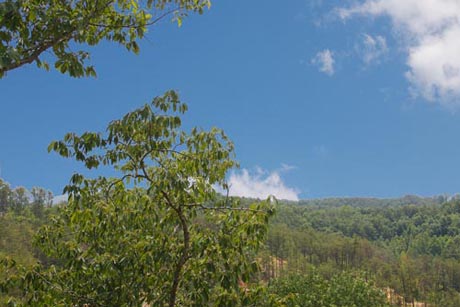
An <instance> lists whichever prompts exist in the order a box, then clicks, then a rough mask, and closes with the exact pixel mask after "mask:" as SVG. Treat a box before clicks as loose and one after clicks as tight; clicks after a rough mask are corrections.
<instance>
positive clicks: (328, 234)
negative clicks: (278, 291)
mask: <svg viewBox="0 0 460 307" xmlns="http://www.w3.org/2000/svg"><path fill="white" fill-rule="evenodd" d="M410 199H414V198H412V197H411V198H410ZM410 199H409V198H407V197H405V198H401V199H393V200H376V199H371V200H370V201H369V203H368V205H366V201H367V199H334V200H332V199H329V200H317V201H301V202H299V204H294V203H290V204H283V203H282V204H280V205H279V208H278V214H277V215H276V216H275V218H274V219H273V220H272V221H271V225H270V234H269V238H268V241H267V252H268V254H270V255H274V256H276V257H278V258H279V259H283V260H285V262H279V263H278V266H277V267H275V268H273V266H270V263H269V262H267V263H266V265H267V267H268V268H269V270H275V271H277V272H278V273H277V274H292V273H294V274H297V273H299V272H301V274H304V273H305V272H310V271H311V270H314V271H316V272H319V273H320V274H321V275H323V276H333V275H334V274H337V273H338V272H342V271H361V272H364V273H365V274H366V276H369V277H373V279H374V280H375V281H376V283H377V285H378V286H379V287H380V288H381V289H385V288H387V287H389V288H390V289H393V290H394V291H395V293H396V294H397V295H400V296H402V297H403V298H405V301H406V302H414V301H423V302H428V303H431V304H432V305H433V306H460V294H459V291H460V263H459V260H460V201H458V200H455V199H453V200H450V201H447V202H442V200H443V198H441V197H436V198H415V199H416V200H418V201H417V202H416V203H415V204H414V203H412V202H411V201H410ZM408 200H409V201H408ZM381 204H385V205H381ZM269 270H267V271H269ZM272 275H273V273H272ZM397 295H394V298H395V302H396V301H397V300H402V299H401V298H399V297H397Z"/></svg>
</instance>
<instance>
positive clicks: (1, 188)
mask: <svg viewBox="0 0 460 307" xmlns="http://www.w3.org/2000/svg"><path fill="white" fill-rule="evenodd" d="M10 197H11V188H10V185H9V184H8V183H7V182H5V181H3V180H2V179H1V178H0V214H2V213H5V212H6V211H8V208H9V207H10Z"/></svg>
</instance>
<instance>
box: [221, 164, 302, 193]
mask: <svg viewBox="0 0 460 307" xmlns="http://www.w3.org/2000/svg"><path fill="white" fill-rule="evenodd" d="M290 169H292V167H291V166H288V165H284V166H282V169H281V171H287V170H290ZM228 185H229V187H230V190H229V195H231V196H244V197H253V198H260V199H265V198H267V197H268V196H271V195H273V196H275V197H276V198H278V199H287V200H299V191H297V190H296V189H293V188H289V187H287V186H286V185H285V183H284V182H283V180H282V179H281V177H280V175H279V172H278V171H273V172H267V171H265V170H263V169H261V168H257V169H256V171H255V172H253V173H251V172H249V171H248V170H247V169H242V170H241V171H239V172H233V173H232V174H231V175H230V178H229V180H228Z"/></svg>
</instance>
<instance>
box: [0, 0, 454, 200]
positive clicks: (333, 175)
mask: <svg viewBox="0 0 460 307" xmlns="http://www.w3.org/2000/svg"><path fill="white" fill-rule="evenodd" d="M435 4H436V5H435ZM459 16H460V5H458V4H456V1H451V0H436V1H434V0H417V1H415V0H405V1H400V0H398V1H396V0H368V1H353V2H347V1H319V0H316V1H314V0H312V1H305V0H291V1H286V2H285V3H280V2H279V1H242V0H241V1H240V0H234V1H214V2H213V5H212V8H211V9H210V10H209V11H207V12H206V13H205V14H204V15H202V16H190V17H189V18H187V19H186V20H185V21H184V24H183V25H182V27H181V28H178V27H177V26H176V25H175V24H173V23H169V22H167V21H165V22H163V23H161V24H160V25H158V26H157V27H154V28H151V29H150V31H149V34H148V37H147V39H145V40H143V41H142V42H141V44H140V45H141V53H140V55H137V56H136V55H134V54H130V53H128V52H127V51H125V50H123V49H122V48H120V47H119V46H117V45H116V44H112V43H103V44H101V45H99V46H97V47H95V48H92V49H90V51H91V52H92V59H91V62H92V63H93V64H94V65H95V67H96V70H97V73H98V77H97V78H85V79H73V78H71V77H68V76H66V75H61V74H59V73H57V72H55V71H51V72H46V71H43V70H38V69H36V68H35V67H34V66H32V65H29V66H25V67H23V68H20V69H17V70H15V71H12V72H10V73H9V74H8V75H7V76H6V77H5V78H3V79H1V80H0V91H1V93H2V94H1V96H0V104H1V113H0V167H1V177H3V178H4V179H5V180H7V181H8V182H9V183H10V184H11V185H12V186H20V185H23V186H26V187H27V188H31V187H32V186H42V187H46V188H48V189H50V190H52V191H53V192H54V193H55V194H60V193H61V191H62V188H63V186H64V185H65V184H66V183H67V182H68V179H69V178H70V176H71V174H72V173H73V172H75V171H81V168H80V167H79V166H78V164H76V163H74V162H72V161H70V160H64V159H62V158H60V157H58V156H57V155H54V154H48V153H47V151H46V148H47V145H48V144H49V142H50V141H52V140H55V139H60V138H61V137H62V136H63V135H64V134H65V133H66V132H69V131H75V132H83V131H101V130H103V129H104V127H105V126H106V124H107V123H108V122H109V121H110V120H112V119H115V118H118V117H120V116H122V115H123V114H125V113H126V112H128V111H130V110H132V109H134V108H136V107H137V106H140V105H142V104H143V103H145V102H148V101H150V100H151V98H153V97H154V96H156V95H160V94H162V93H163V92H164V91H165V90H167V89H177V90H178V91H179V93H180V94H181V97H182V99H183V100H184V101H185V102H187V103H188V105H189V110H190V111H189V113H188V114H187V115H186V118H185V125H186V126H187V127H192V126H202V127H204V128H209V127H211V126H218V127H220V128H223V129H224V130H225V131H226V133H227V134H228V135H229V136H230V137H231V139H232V140H233V141H234V143H235V145H236V154H237V159H238V161H239V162H240V164H241V168H242V169H241V170H239V171H236V172H234V173H232V174H229V180H230V183H231V184H232V186H233V188H234V193H235V194H239V195H248V196H262V195H263V194H266V193H273V194H275V195H277V196H278V197H280V198H290V199H296V198H317V197H328V196H376V197H395V196H401V195H405V194H418V195H436V194H444V193H447V194H453V193H456V192H459V191H460V188H459V187H460V175H459V174H460V172H459V169H460V142H459V141H458V135H459V133H460V113H459V112H458V106H460V87H459V86H457V85H459V84H460V83H458V81H459V80H458V79H459V78H460V77H459V76H460V73H459V72H460V46H459V45H460V44H459V43H456V42H455V41H454V40H452V39H451V38H452V37H455V34H456V33H457V31H460V30H459V29H460V26H459V24H458V20H459V18H458V17H459ZM454 17H456V18H457V19H455V18H454ZM251 193H252V194H251ZM254 193H255V194H254Z"/></svg>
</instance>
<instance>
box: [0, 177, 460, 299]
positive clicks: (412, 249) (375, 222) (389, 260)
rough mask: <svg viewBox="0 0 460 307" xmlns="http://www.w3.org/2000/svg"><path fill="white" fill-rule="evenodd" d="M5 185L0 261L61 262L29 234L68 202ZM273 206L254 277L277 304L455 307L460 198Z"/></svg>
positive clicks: (459, 281)
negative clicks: (43, 249) (44, 249)
mask: <svg viewBox="0 0 460 307" xmlns="http://www.w3.org/2000/svg"><path fill="white" fill-rule="evenodd" d="M0 183H1V185H0V186H1V189H0V196H1V197H0V205H1V207H0V208H1V211H0V232H1V233H2V237H1V240H0V258H2V259H14V260H15V261H17V262H18V263H20V264H22V265H24V266H30V267H31V266H33V265H34V263H35V262H37V261H39V262H41V263H45V264H46V265H59V264H58V263H57V262H56V261H53V259H50V258H49V257H47V256H45V255H44V254H43V253H42V252H41V251H40V249H39V248H37V247H36V244H34V240H35V241H36V240H37V237H36V236H35V239H33V238H34V235H35V233H36V232H37V231H38V230H39V229H40V228H41V227H43V226H44V225H47V224H49V223H51V221H52V219H53V216H54V215H55V214H56V212H57V211H58V210H60V209H59V208H60V207H62V206H65V204H61V205H55V206H53V205H52V194H51V193H50V192H48V191H46V190H45V189H42V188H33V189H32V190H31V191H30V192H29V191H27V190H26V189H25V188H22V187H19V188H14V189H13V188H11V187H10V186H9V185H8V184H7V183H6V182H5V181H0ZM240 201H241V204H242V205H243V206H245V204H249V203H253V202H254V201H256V200H252V199H240ZM275 207H276V214H275V215H274V216H273V217H272V218H271V219H270V223H269V232H268V237H267V238H266V240H265V243H264V245H263V247H262V248H261V249H260V250H259V252H258V253H257V255H254V259H256V261H257V262H258V264H259V270H258V273H255V274H252V277H251V282H252V283H254V282H256V283H262V284H264V285H266V289H267V293H266V294H265V295H266V296H267V297H276V298H278V304H279V305H284V306H385V305H386V304H387V303H391V304H392V305H394V306H403V305H404V304H408V306H412V305H413V306H419V305H416V304H417V303H419V304H422V303H423V304H427V306H459V304H460V264H459V259H460V201H459V200H457V199H455V198H454V199H448V198H446V197H434V198H420V197H415V196H410V197H402V198H397V199H371V198H334V199H322V200H302V201H299V202H283V201H279V202H278V203H277V205H276V206H275ZM196 222H197V223H203V221H202V220H201V219H200V218H198V219H197V220H196ZM0 277H1V278H3V279H5V278H6V276H5V273H2V274H1V275H0ZM240 286H241V287H246V286H247V285H246V284H245V283H243V282H241V281H240ZM4 299H5V300H4V301H0V302H2V304H6V296H5V298H4ZM264 304H266V305H267V306H270V304H272V303H269V302H268V301H267V302H265V303H264ZM420 306H422V305H420Z"/></svg>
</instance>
